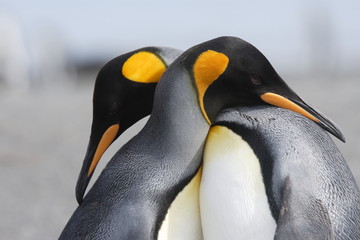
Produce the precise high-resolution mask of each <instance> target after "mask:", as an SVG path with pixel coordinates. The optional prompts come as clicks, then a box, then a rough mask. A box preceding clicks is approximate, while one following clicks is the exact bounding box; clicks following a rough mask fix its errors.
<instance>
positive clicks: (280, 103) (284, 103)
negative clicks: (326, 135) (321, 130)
mask: <svg viewBox="0 0 360 240" xmlns="http://www.w3.org/2000/svg"><path fill="white" fill-rule="evenodd" d="M260 97H261V99H262V100H263V101H264V102H267V103H269V104H271V105H274V106H276V107H281V108H285V109H288V110H291V111H294V112H297V113H299V114H301V115H303V116H305V117H307V118H309V119H311V120H313V121H314V122H316V123H319V122H320V121H319V120H318V119H317V118H316V117H314V116H313V115H312V114H310V113H309V112H308V111H306V110H305V109H303V108H302V107H300V106H299V105H297V104H295V103H294V102H292V101H290V100H289V99H287V98H284V97H283V96H281V95H278V94H275V93H264V94H262V95H261V96H260Z"/></svg>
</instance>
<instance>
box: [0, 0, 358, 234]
mask: <svg viewBox="0 0 360 240" xmlns="http://www.w3.org/2000/svg"><path fill="white" fill-rule="evenodd" d="M359 13H360V2H359V1H357V0H349V1H342V2H341V1H335V0H331V1H325V0H322V1H321V0H320V1H316V2H315V1H310V0H306V1H303V0H296V1H285V0H279V1H271V2H270V1H252V2H249V1H235V0H234V1H228V0H222V1H210V0H207V1H205V0H201V1H190V0H186V1H181V2H180V1H178V2H175V1H174V2H171V1H165V0H161V1H155V0H154V1H146V0H128V1H124V0H122V1H100V0H96V1H95V0H94V1H85V0H78V1H69V0H63V1H57V2H53V1H45V0H33V1H19V0H0V111H1V112H0V191H1V198H0V238H1V239H56V238H57V237H58V236H59V234H60V232H61V230H62V228H63V227H64V225H65V223H66V221H67V220H68V218H69V217H70V215H71V213H72V212H73V211H74V209H75V207H76V206H77V203H76V200H75V193H74V192H75V184H76V179H77V175H78V173H79V170H80V167H81V164H82V159H83V157H84V154H85V150H86V145H87V141H88V136H89V134H90V126H91V120H92V119H91V116H92V112H91V109H92V106H91V104H92V103H91V100H92V90H93V84H94V81H95V77H96V74H97V71H98V70H99V69H100V68H101V66H102V65H103V64H105V63H106V62H107V61H109V60H110V59H112V58H114V57H116V56H118V55H121V54H122V53H125V52H128V51H131V50H134V49H136V48H140V47H144V46H149V45H156V46H169V47H175V48H179V49H184V50H185V49H187V48H189V47H191V46H193V45H195V44H198V43H200V42H203V41H206V40H209V39H212V38H215V37H218V36H222V35H232V36H237V37H241V38H243V39H245V40H247V41H249V42H250V43H252V44H253V45H255V46H256V47H257V48H258V49H259V50H260V51H261V52H263V53H264V55H265V56H266V57H267V58H268V59H269V61H270V62H271V63H272V64H273V66H274V67H275V69H276V70H277V71H278V73H279V74H280V75H281V76H282V77H283V79H284V80H285V81H287V82H288V83H289V85H290V86H291V87H292V88H293V89H294V90H295V91H296V92H297V93H298V94H299V95H300V96H302V98H303V99H304V100H305V101H306V102H308V103H310V104H311V105H312V106H314V107H315V108H317V109H319V110H320V111H322V112H323V113H324V114H325V115H326V116H328V117H329V118H331V119H333V120H334V121H335V122H337V124H338V125H339V126H340V127H341V128H342V130H343V132H344V134H345V137H346V139H347V143H346V144H343V143H341V142H340V141H338V140H335V142H336V143H337V145H338V146H339V148H340V149H341V151H342V153H343V155H344V156H345V158H346V159H347V161H348V163H349V165H350V167H351V169H352V171H353V173H354V176H355V177H356V180H357V182H358V183H360V161H359V159H360V139H359V137H360V126H359V123H360V113H359V110H360V107H359V105H360V81H359V80H360V78H359V77H360V44H359V43H360V14H359ZM140 127H141V123H140V124H137V126H135V127H134V128H132V129H130V130H129V131H128V132H127V134H126V135H125V136H123V137H121V138H120V139H119V140H118V141H117V142H116V144H114V145H113V146H112V147H111V148H110V149H109V151H108V153H106V154H105V156H104V157H103V161H102V163H101V164H100V165H99V167H98V169H97V171H96V174H95V175H94V177H93V179H96V177H97V174H98V173H99V172H100V170H101V168H103V166H104V165H105V164H106V162H107V160H108V159H109V158H110V157H111V156H112V155H113V154H114V152H115V151H116V150H117V149H118V148H119V147H120V145H121V144H122V143H123V142H125V141H126V140H127V139H128V138H129V137H130V136H131V135H132V134H134V133H135V132H136V131H138V129H139V128H140Z"/></svg>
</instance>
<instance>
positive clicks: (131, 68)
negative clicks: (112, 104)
mask: <svg viewBox="0 0 360 240" xmlns="http://www.w3.org/2000/svg"><path fill="white" fill-rule="evenodd" d="M165 70H166V66H165V64H164V63H163V61H162V60H161V59H160V58H159V57H158V56H156V55H155V54H154V53H151V52H146V51H142V52H137V53H135V54H134V55H132V56H131V57H129V58H128V59H127V60H126V61H125V63H124V65H123V67H122V74H123V76H124V77H126V78H127V79H129V80H131V81H134V82H140V83H156V82H158V81H159V80H160V78H161V76H162V74H163V73H164V72H165Z"/></svg>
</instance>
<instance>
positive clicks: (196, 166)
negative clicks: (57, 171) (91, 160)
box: [60, 37, 342, 239]
mask: <svg viewBox="0 0 360 240" xmlns="http://www.w3.org/2000/svg"><path fill="white" fill-rule="evenodd" d="M255 77H256V78H255ZM254 79H256V81H255V80H254ZM264 102H268V103H270V104H274V105H278V106H284V105H289V104H290V105H291V104H292V105H295V106H296V107H297V108H298V109H299V110H301V111H305V110H304V109H306V111H308V112H310V113H311V114H312V116H315V117H316V118H317V120H318V123H319V124H321V125H322V126H323V127H324V128H325V129H327V130H328V131H329V132H331V133H333V134H334V135H336V136H338V137H340V138H341V137H342V134H341V132H340V130H339V129H338V128H337V127H336V126H335V125H334V124H332V123H331V122H330V121H329V120H327V119H326V118H324V117H322V116H321V115H320V114H318V113H317V112H315V111H314V110H312V109H311V108H309V107H308V106H307V105H306V104H305V103H304V102H303V101H302V100H301V99H300V98H299V97H298V96H297V95H296V94H295V93H294V92H293V91H292V90H291V89H290V88H289V87H288V86H287V85H286V83H285V82H284V81H283V80H282V79H281V78H280V76H278V75H277V74H276V72H275V70H274V69H273V68H272V66H271V64H270V63H269V62H268V60H267V59H266V58H265V57H264V56H263V55H262V54H261V53H260V51H258V50H257V49H256V48H255V47H254V46H252V45H251V44H249V43H247V42H246V41H244V40H242V39H239V38H236V37H220V38H216V39H213V40H210V41H207V42H204V43H201V44H199V45H196V46H194V47H192V48H190V49H188V50H187V51H185V52H184V53H183V54H181V55H180V56H179V57H178V58H177V59H176V60H175V61H174V62H173V63H172V64H171V65H170V66H169V68H168V69H167V71H166V72H165V73H164V74H163V76H162V77H161V80H160V82H159V83H158V85H157V87H156V90H155V97H154V104H153V109H152V113H151V116H150V118H149V120H148V122H147V123H146V125H145V126H144V128H143V129H142V130H141V131H140V132H139V134H137V135H136V136H135V137H134V138H132V139H131V140H130V141H129V142H127V143H126V144H125V145H124V146H123V147H122V148H121V149H120V150H119V151H118V152H117V153H116V154H115V156H114V157H113V158H112V159H111V160H110V162H109V163H108V165H107V166H106V167H105V169H104V170H103V171H102V173H101V174H100V176H99V178H98V179H97V181H96V182H95V184H94V185H93V187H92V188H91V189H90V191H89V192H88V194H87V195H86V196H85V198H84V200H83V203H82V204H81V205H80V206H79V207H78V208H77V209H76V210H75V212H74V214H73V215H72V217H71V218H70V220H69V222H68V223H67V225H66V226H65V229H64V230H63V232H62V234H61V236H60V239H84V238H88V239H158V236H160V235H161V234H159V231H160V229H163V224H164V219H165V217H166V215H167V214H175V215H174V216H181V217H176V220H177V221H176V222H175V223H174V224H175V225H176V227H173V226H172V225H171V226H170V225H169V226H168V229H167V230H168V232H167V237H168V239H201V238H202V232H201V220H200V209H199V206H198V204H199V199H198V197H199V194H198V193H199V184H200V170H201V168H200V165H201V162H202V153H203V148H204V144H205V140H206V137H207V134H208V131H209V128H210V125H211V123H212V122H213V121H214V119H215V117H216V116H217V115H218V114H219V112H220V111H221V110H223V109H225V108H228V107H233V106H243V105H261V104H264ZM184 192H186V197H183V196H184V195H183V194H184ZM179 198H180V199H181V201H180V202H181V204H180V205H178V204H177V202H178V200H180V199H179ZM174 207H175V210H174V211H173V208H174ZM183 209H196V210H197V211H193V212H192V213H191V214H188V215H186V214H185V215H181V214H182V213H183V212H187V211H181V210H183ZM179 210H180V211H179ZM176 214H179V215H176ZM165 223H166V222H165ZM172 224H173V223H172ZM179 229H180V231H179V232H180V233H181V234H175V235H174V234H173V233H174V232H176V231H178V230H179Z"/></svg>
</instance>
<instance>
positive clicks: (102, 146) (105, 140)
mask: <svg viewBox="0 0 360 240" xmlns="http://www.w3.org/2000/svg"><path fill="white" fill-rule="evenodd" d="M119 128H120V125H119V124H114V125H112V126H110V127H109V128H108V129H107V130H106V131H105V133H104V134H103V136H102V137H101V140H100V142H99V145H98V147H97V148H96V152H95V155H94V158H93V160H92V161H91V165H90V168H89V171H88V176H90V175H91V174H92V173H93V172H94V169H95V167H96V165H97V164H98V163H99V161H100V158H101V156H102V155H103V154H104V152H105V151H106V149H108V147H109V146H110V145H111V143H112V142H113V141H114V139H115V137H116V135H117V133H118V132H119Z"/></svg>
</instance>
